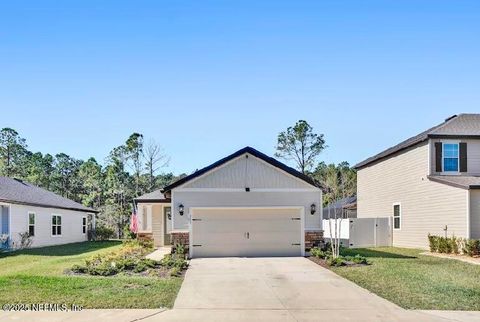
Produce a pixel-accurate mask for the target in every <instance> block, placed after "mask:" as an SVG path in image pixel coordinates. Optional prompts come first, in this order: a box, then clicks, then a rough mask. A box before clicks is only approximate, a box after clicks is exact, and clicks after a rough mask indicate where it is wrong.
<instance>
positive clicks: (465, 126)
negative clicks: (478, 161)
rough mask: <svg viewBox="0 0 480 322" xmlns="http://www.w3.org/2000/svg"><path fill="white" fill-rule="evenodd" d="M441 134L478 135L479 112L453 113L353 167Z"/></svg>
mask: <svg viewBox="0 0 480 322" xmlns="http://www.w3.org/2000/svg"><path fill="white" fill-rule="evenodd" d="M442 136H463V137H469V136H470V137H472V136H476V137H480V114H460V115H454V116H452V117H450V118H448V119H446V120H445V122H443V123H441V124H439V125H437V126H434V127H432V128H430V129H428V130H426V131H424V132H422V133H420V134H418V135H416V136H413V137H411V138H409V139H407V140H405V141H403V142H401V143H399V144H397V145H395V146H393V147H391V148H388V149H386V150H385V151H383V152H380V153H378V154H376V155H374V156H373V157H370V158H368V159H366V160H364V161H362V162H360V163H357V164H356V165H355V166H354V168H356V169H359V168H362V167H364V166H366V165H368V164H370V163H373V162H375V161H378V160H381V159H383V158H386V157H388V156H390V155H392V154H394V153H396V152H399V151H402V150H405V149H407V148H409V147H411V146H414V145H415V144H417V143H420V142H423V141H425V140H427V139H428V138H429V137H442Z"/></svg>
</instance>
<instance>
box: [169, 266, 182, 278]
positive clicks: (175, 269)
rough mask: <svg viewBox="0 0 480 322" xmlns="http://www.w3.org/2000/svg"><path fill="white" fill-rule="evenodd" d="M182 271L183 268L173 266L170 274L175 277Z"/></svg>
mask: <svg viewBox="0 0 480 322" xmlns="http://www.w3.org/2000/svg"><path fill="white" fill-rule="evenodd" d="M181 272H182V270H181V269H180V268H178V267H174V268H172V270H171V271H170V276H173V277H177V276H180V273H181Z"/></svg>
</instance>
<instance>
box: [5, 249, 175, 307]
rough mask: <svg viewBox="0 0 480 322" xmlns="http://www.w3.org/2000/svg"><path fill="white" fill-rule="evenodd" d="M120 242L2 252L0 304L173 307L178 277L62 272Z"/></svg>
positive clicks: (107, 250) (108, 250)
mask: <svg viewBox="0 0 480 322" xmlns="http://www.w3.org/2000/svg"><path fill="white" fill-rule="evenodd" d="M120 247H121V243H120V242H115V241H108V242H84V243H75V244H68V245H62V246H51V247H42V248H35V249H28V250H23V251H17V252H12V253H3V254H0V294H2V296H1V297H0V304H6V303H9V304H11V303H23V304H26V303H57V304H67V305H71V304H76V305H81V306H83V307H84V308H158V307H172V306H173V302H174V301H175V297H176V296H177V293H178V290H179V289H180V286H181V284H182V279H181V278H168V279H159V278H155V277H125V276H114V277H93V276H68V275H65V274H64V271H65V269H68V268H70V267H72V265H74V264H82V263H83V261H84V260H85V259H86V258H88V257H90V256H92V255H94V254H98V253H102V252H110V251H112V250H115V249H118V248H120Z"/></svg>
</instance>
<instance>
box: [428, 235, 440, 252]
mask: <svg viewBox="0 0 480 322" xmlns="http://www.w3.org/2000/svg"><path fill="white" fill-rule="evenodd" d="M438 238H439V237H438V236H434V235H430V234H428V243H429V245H430V251H431V252H432V253H436V252H438Z"/></svg>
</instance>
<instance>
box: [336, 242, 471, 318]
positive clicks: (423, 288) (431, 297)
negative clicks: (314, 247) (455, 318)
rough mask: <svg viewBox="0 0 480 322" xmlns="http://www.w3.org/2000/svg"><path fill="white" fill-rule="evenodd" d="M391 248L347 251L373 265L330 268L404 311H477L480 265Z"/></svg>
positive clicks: (346, 252) (345, 253) (415, 250)
mask: <svg viewBox="0 0 480 322" xmlns="http://www.w3.org/2000/svg"><path fill="white" fill-rule="evenodd" d="M421 252H423V251H422V250H417V249H402V248H392V247H382V248H369V249H346V250H345V251H344V252H343V254H344V255H355V254H360V255H362V256H365V257H367V258H368V259H369V261H370V262H371V263H372V265H369V266H362V267H332V270H333V271H334V272H335V273H337V274H339V275H340V276H343V277H345V278H347V279H349V280H351V281H353V282H355V283H356V284H358V285H360V286H362V287H363V288H366V289H368V290H369V291H371V292H373V293H376V294H378V295H379V296H381V297H383V298H385V299H387V300H389V301H391V302H394V303H396V304H397V305H399V306H401V307H403V308H406V309H423V310H480V265H473V264H468V263H464V262H460V261H457V260H451V259H442V258H437V257H432V256H424V255H420V253H421Z"/></svg>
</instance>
